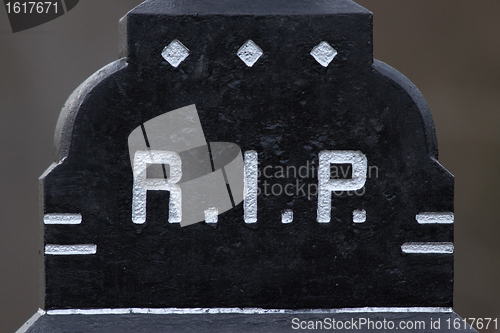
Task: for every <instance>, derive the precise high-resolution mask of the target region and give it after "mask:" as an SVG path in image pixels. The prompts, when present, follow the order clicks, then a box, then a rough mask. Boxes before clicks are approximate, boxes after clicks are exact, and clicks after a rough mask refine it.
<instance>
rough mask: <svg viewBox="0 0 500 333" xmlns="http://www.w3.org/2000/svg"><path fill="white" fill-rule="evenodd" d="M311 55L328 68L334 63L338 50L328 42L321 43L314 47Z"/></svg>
mask: <svg viewBox="0 0 500 333" xmlns="http://www.w3.org/2000/svg"><path fill="white" fill-rule="evenodd" d="M311 55H312V56H313V57H314V59H316V61H317V62H319V64H320V65H321V66H323V67H328V65H329V64H330V63H331V62H332V60H333V58H335V56H336V55H337V50H335V49H334V48H333V47H332V46H331V45H330V44H328V43H327V42H324V41H323V42H321V43H319V44H318V45H316V46H315V47H314V49H312V51H311Z"/></svg>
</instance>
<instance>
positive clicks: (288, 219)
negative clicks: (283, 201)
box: [281, 209, 293, 223]
mask: <svg viewBox="0 0 500 333" xmlns="http://www.w3.org/2000/svg"><path fill="white" fill-rule="evenodd" d="M292 222H293V210H291V209H285V210H284V211H283V212H282V213H281V223H292Z"/></svg>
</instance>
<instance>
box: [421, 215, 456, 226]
mask: <svg viewBox="0 0 500 333" xmlns="http://www.w3.org/2000/svg"><path fill="white" fill-rule="evenodd" d="M415 218H416V219H417V222H418V223H420V224H452V223H453V222H454V221H455V216H454V215H453V213H420V214H418V215H417V216H416V217H415Z"/></svg>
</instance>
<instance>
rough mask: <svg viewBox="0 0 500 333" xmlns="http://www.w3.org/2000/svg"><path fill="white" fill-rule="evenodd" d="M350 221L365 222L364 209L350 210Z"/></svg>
mask: <svg viewBox="0 0 500 333" xmlns="http://www.w3.org/2000/svg"><path fill="white" fill-rule="evenodd" d="M352 221H353V222H354V223H365V222H366V210H364V209H362V210H355V211H353V212H352Z"/></svg>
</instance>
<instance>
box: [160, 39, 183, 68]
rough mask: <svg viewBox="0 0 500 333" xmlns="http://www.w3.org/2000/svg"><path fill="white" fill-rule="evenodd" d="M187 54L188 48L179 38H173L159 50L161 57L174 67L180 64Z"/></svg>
mask: <svg viewBox="0 0 500 333" xmlns="http://www.w3.org/2000/svg"><path fill="white" fill-rule="evenodd" d="M188 55H189V49H188V48H187V47H185V46H184V45H183V44H182V43H181V42H179V40H177V39H175V40H173V41H172V42H171V43H170V44H168V46H166V47H165V48H164V49H163V51H162V52H161V56H162V57H163V59H165V60H166V61H168V63H169V64H170V65H172V66H174V67H177V66H179V65H180V63H181V62H183V61H184V60H185V59H186V58H187V57H188Z"/></svg>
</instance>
